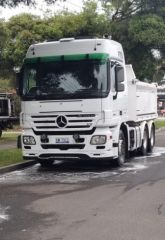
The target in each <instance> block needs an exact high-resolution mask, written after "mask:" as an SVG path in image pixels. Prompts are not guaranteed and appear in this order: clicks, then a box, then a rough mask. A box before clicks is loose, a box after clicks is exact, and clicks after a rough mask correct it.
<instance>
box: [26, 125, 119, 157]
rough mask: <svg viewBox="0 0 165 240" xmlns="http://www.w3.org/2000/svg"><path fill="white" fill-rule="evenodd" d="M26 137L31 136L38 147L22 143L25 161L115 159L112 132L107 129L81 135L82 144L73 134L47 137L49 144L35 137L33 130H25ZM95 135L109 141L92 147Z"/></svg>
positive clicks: (37, 136)
mask: <svg viewBox="0 0 165 240" xmlns="http://www.w3.org/2000/svg"><path fill="white" fill-rule="evenodd" d="M22 135H23V136H24V135H31V136H33V137H34V138H35V140H36V145H31V146H30V145H24V144H23V142H22V149H23V156H24V159H25V160H26V159H38V160H45V159H59V160H78V159H83V160H88V159H109V158H113V157H115V154H114V149H113V147H112V146H113V141H112V132H111V131H110V129H109V128H108V127H107V128H98V129H97V128H96V130H95V131H94V133H93V134H92V135H83V133H82V134H81V135H80V139H81V141H80V142H76V140H75V139H74V137H73V134H70V135H65V136H61V135H47V137H48V140H49V141H48V142H46V143H44V142H42V141H41V135H35V134H34V132H33V131H32V130H31V129H28V130H24V131H23V134H22ZM93 135H106V136H107V141H106V143H105V144H102V145H91V144H90V141H91V137H92V136H93ZM57 138H58V139H59V138H63V139H64V138H65V139H68V143H56V141H57V140H56V139H57Z"/></svg>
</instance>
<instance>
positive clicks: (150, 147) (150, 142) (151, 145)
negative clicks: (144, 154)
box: [148, 124, 155, 152]
mask: <svg viewBox="0 0 165 240" xmlns="http://www.w3.org/2000/svg"><path fill="white" fill-rule="evenodd" d="M154 146H155V127H154V125H153V124H152V127H151V134H150V138H149V139H148V152H152V150H153V148H154Z"/></svg>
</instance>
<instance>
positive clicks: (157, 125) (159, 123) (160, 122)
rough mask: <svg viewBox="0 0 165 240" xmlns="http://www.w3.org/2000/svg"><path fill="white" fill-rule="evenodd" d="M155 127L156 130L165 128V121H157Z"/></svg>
mask: <svg viewBox="0 0 165 240" xmlns="http://www.w3.org/2000/svg"><path fill="white" fill-rule="evenodd" d="M155 127H156V129H159V128H162V127H165V120H156V121H155Z"/></svg>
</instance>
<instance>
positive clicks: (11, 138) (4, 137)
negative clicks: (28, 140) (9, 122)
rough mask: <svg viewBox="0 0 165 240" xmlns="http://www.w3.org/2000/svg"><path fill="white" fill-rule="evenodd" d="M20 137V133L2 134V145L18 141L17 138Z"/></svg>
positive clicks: (0, 140) (0, 139)
mask: <svg viewBox="0 0 165 240" xmlns="http://www.w3.org/2000/svg"><path fill="white" fill-rule="evenodd" d="M19 135H20V133H19V132H18V133H16V132H2V136H1V138H0V143H7V142H10V141H17V137H18V136H19Z"/></svg>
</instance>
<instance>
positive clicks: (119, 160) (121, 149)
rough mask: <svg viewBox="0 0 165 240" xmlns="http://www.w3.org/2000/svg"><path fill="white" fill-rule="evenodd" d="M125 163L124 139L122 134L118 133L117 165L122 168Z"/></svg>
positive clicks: (121, 132)
mask: <svg viewBox="0 0 165 240" xmlns="http://www.w3.org/2000/svg"><path fill="white" fill-rule="evenodd" d="M125 161H126V139H125V135H124V132H123V131H122V130H120V132H119V145H118V158H117V159H116V162H117V165H118V166H122V165H123V164H124V163H125Z"/></svg>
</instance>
